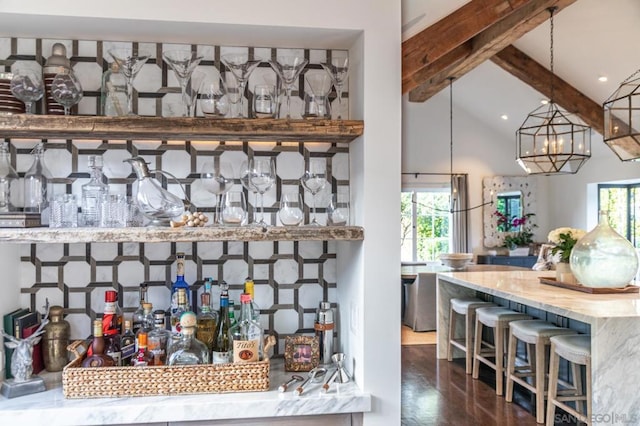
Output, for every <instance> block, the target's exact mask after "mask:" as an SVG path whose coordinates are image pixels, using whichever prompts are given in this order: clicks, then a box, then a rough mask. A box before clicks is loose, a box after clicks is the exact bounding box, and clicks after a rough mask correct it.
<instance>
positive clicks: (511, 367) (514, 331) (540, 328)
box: [505, 320, 577, 423]
mask: <svg viewBox="0 0 640 426" xmlns="http://www.w3.org/2000/svg"><path fill="white" fill-rule="evenodd" d="M567 334H577V332H576V331H574V330H570V329H568V328H561V327H556V326H555V325H553V324H551V323H549V322H546V321H542V320H522V321H512V322H510V323H509V349H508V350H507V373H506V377H507V390H506V394H505V398H506V400H507V402H511V401H512V400H513V384H514V383H519V384H520V385H522V386H523V387H524V388H526V389H528V390H529V391H530V392H532V393H534V394H535V395H536V422H538V423H544V419H545V411H544V397H545V392H546V390H547V388H546V386H545V385H546V377H547V371H548V370H547V348H548V347H549V345H550V344H551V337H553V336H560V335H567ZM518 340H520V341H522V342H524V343H525V345H526V349H527V360H526V361H527V363H526V364H525V365H519V366H516V352H517V346H518ZM527 378H531V380H532V382H531V383H530V382H528V381H527Z"/></svg>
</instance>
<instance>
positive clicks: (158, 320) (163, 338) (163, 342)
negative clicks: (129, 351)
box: [147, 309, 171, 365]
mask: <svg viewBox="0 0 640 426" xmlns="http://www.w3.org/2000/svg"><path fill="white" fill-rule="evenodd" d="M153 318H154V320H155V322H154V328H153V330H151V331H149V333H148V335H147V343H148V349H149V352H151V354H152V355H153V362H152V363H151V364H152V365H165V364H166V363H167V347H168V345H169V342H171V332H170V331H169V330H167V329H166V328H165V321H164V311H163V310H162V309H158V310H156V311H154V312H153Z"/></svg>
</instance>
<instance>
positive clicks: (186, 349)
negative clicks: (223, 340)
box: [167, 311, 209, 365]
mask: <svg viewBox="0 0 640 426" xmlns="http://www.w3.org/2000/svg"><path fill="white" fill-rule="evenodd" d="M196 321H197V320H196V314H194V313H193V312H191V311H187V312H184V313H183V314H182V316H181V317H180V324H181V325H182V335H181V336H180V339H177V340H173V342H172V343H171V345H170V346H169V352H168V354H167V364H168V365H193V364H208V363H209V349H208V348H207V345H205V344H204V343H202V342H201V341H199V340H198V339H197V338H196Z"/></svg>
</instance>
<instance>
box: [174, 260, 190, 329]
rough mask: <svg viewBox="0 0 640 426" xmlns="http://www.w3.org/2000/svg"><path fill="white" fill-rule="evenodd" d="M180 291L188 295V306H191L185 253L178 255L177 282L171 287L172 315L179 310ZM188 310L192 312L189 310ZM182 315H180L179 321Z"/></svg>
mask: <svg viewBox="0 0 640 426" xmlns="http://www.w3.org/2000/svg"><path fill="white" fill-rule="evenodd" d="M178 289H184V291H185V294H186V295H187V305H188V306H191V299H190V297H189V284H188V283H187V282H186V281H185V280H184V253H182V252H180V253H176V280H175V282H174V283H173V285H172V286H171V315H173V314H174V312H175V310H176V309H178ZM188 310H191V308H189V309H188ZM179 318H180V314H178V319H179Z"/></svg>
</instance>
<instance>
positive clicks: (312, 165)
mask: <svg viewBox="0 0 640 426" xmlns="http://www.w3.org/2000/svg"><path fill="white" fill-rule="evenodd" d="M300 183H301V184H302V186H303V187H304V189H306V190H307V191H309V192H310V193H311V196H312V197H313V220H311V223H309V225H311V226H320V224H319V223H318V221H317V219H316V195H317V194H318V193H319V192H320V191H322V190H323V189H324V187H325V186H326V185H327V161H326V160H325V159H324V158H309V162H308V164H307V169H306V170H305V172H304V175H302V177H301V178H300Z"/></svg>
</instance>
